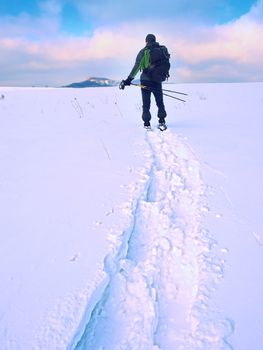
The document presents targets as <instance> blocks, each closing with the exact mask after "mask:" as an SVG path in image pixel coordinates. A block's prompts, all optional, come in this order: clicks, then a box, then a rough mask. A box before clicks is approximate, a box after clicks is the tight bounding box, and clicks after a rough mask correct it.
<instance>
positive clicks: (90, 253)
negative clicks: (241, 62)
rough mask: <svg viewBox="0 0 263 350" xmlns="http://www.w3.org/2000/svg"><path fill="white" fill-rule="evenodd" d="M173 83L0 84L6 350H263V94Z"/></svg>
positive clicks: (1, 287) (1, 331)
mask: <svg viewBox="0 0 263 350" xmlns="http://www.w3.org/2000/svg"><path fill="white" fill-rule="evenodd" d="M168 88H169V89H173V88H174V89H176V90H179V91H180V90H182V91H184V92H187V93H188V94H189V96H188V97H187V101H188V102H187V103H186V104H183V103H181V102H178V101H175V100H173V99H168V98H167V99H166V105H167V112H168V116H169V117H168V124H169V130H167V132H164V133H161V132H159V131H157V130H155V131H153V132H151V133H149V132H148V133H147V132H145V131H144V130H143V129H142V128H141V121H140V114H141V101H140V90H139V89H138V88H135V87H130V88H126V89H125V90H124V91H119V90H118V88H115V87H113V88H99V89H96V88H95V89H93V88H90V89H83V90H78V89H26V88H24V89H23V88H0V96H1V95H2V98H1V99H0V160H1V172H0V233H1V245H0V256H1V265H0V276H1V277H0V311H1V313H0V344H1V349H5V350H7V349H8V350H9V349H12V350H13V349H18V350H19V349H21V350H24V349H27V350H30V349H43V350H44V349H45V350H49V349H50V350H51V349H66V348H67V349H109V350H111V349H134V350H135V349H163V350H165V349H167V350H169V349H175V348H178V349H191V350H194V349H232V348H233V349H238V350H245V349H248V348H251V349H252V348H253V349H254V350H259V349H262V346H263V336H262V319H263V309H262V307H260V306H262V305H263V282H262V272H261V266H262V263H263V252H262V247H263V234H262V229H261V228H262V225H261V220H260V214H261V212H260V211H261V208H262V204H263V203H262V185H261V179H262V176H263V165H262V157H261V149H262V142H263V141H262V130H263V128H262V120H261V109H262V104H263V84H260V83H258V84H211V85H209V84H207V85H205V84H202V85H199V84H195V85H174V86H173V85H169V86H168ZM152 107H153V108H152V111H153V115H154V114H155V111H156V108H155V106H154V105H153V106H152ZM155 123H156V120H155V119H153V125H154V124H155Z"/></svg>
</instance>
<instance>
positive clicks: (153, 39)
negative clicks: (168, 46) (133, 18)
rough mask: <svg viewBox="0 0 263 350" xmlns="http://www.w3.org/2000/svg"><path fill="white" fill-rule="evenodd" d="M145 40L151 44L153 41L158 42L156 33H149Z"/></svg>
mask: <svg viewBox="0 0 263 350" xmlns="http://www.w3.org/2000/svg"><path fill="white" fill-rule="evenodd" d="M145 42H146V44H151V43H154V42H156V38H155V35H154V34H147V35H146V38H145Z"/></svg>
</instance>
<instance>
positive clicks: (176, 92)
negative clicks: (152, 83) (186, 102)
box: [131, 83, 188, 96]
mask: <svg viewBox="0 0 263 350" xmlns="http://www.w3.org/2000/svg"><path fill="white" fill-rule="evenodd" d="M131 85H137V86H139V87H141V88H143V86H144V85H141V84H133V83H131ZM146 87H147V86H146ZM162 90H163V91H166V92H172V93H173V94H180V95H185V96H188V94H186V93H185V92H179V91H174V90H167V89H162Z"/></svg>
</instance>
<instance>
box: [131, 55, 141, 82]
mask: <svg viewBox="0 0 263 350" xmlns="http://www.w3.org/2000/svg"><path fill="white" fill-rule="evenodd" d="M143 56H144V49H142V50H141V51H140V52H139V53H138V55H137V57H136V60H135V64H134V66H133V68H132V70H131V72H130V74H129V77H130V78H131V79H134V78H135V76H136V74H137V73H138V72H139V70H140V66H141V60H142V59H143Z"/></svg>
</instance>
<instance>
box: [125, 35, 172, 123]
mask: <svg viewBox="0 0 263 350" xmlns="http://www.w3.org/2000/svg"><path fill="white" fill-rule="evenodd" d="M145 42H146V45H145V47H144V48H143V49H141V50H140V52H139V53H138V55H137V57H136V61H135V65H134V67H133V68H132V70H131V73H130V74H129V76H128V78H127V79H126V80H123V81H122V82H121V85H120V88H121V89H124V87H125V86H129V85H131V82H132V80H133V79H134V78H135V76H136V74H137V73H138V71H139V70H140V71H142V73H141V76H140V81H141V93H142V105H143V106H142V108H143V112H142V120H143V122H144V127H145V128H146V129H151V124H150V121H151V113H150V105H151V93H153V95H154V97H155V101H156V105H157V107H158V113H157V117H158V119H159V125H158V128H159V129H161V130H165V129H166V128H167V126H166V123H165V118H166V111H165V106H164V102H163V91H162V81H164V80H165V79H166V78H168V76H169V74H168V71H169V68H170V63H169V57H170V55H169V53H168V51H167V49H166V47H165V46H160V45H159V43H158V42H156V38H155V35H153V34H148V35H147V36H146V38H145ZM156 48H160V49H161V50H157V51H156V52H157V56H158V51H162V52H161V54H162V55H165V60H166V68H165V69H164V71H165V72H163V71H162V72H161V77H159V76H158V74H160V72H156V73H157V77H156V76H155V69H156V68H155V65H154V64H152V62H151V61H152V60H151V55H152V53H151V52H152V50H154V51H155V49H156ZM163 50H164V53H163ZM159 61H160V58H159V57H158V62H159ZM162 61H163V60H162ZM167 64H168V68H167ZM158 66H159V65H158Z"/></svg>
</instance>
